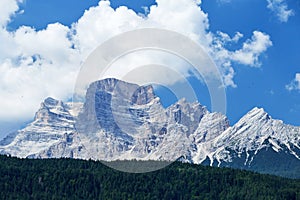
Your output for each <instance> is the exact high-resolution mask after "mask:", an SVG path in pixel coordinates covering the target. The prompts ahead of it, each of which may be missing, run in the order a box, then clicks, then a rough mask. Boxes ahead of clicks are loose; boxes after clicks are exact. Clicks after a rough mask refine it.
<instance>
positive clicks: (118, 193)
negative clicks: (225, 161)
mask: <svg viewBox="0 0 300 200" xmlns="http://www.w3.org/2000/svg"><path fill="white" fill-rule="evenodd" d="M121 162H122V161H121ZM135 162H137V161H135ZM138 164H139V163H138ZM0 198H1V199H300V180H293V179H286V178H280V177H275V176H270V175H261V174H258V173H254V172H249V171H241V170H234V169H229V168H214V167H208V166H201V165H192V164H184V163H179V162H176V163H173V164H171V165H169V166H168V167H166V168H164V169H161V170H159V171H155V172H150V173H144V174H132V173H124V172H119V171H116V170H114V169H111V168H108V167H107V166H105V165H103V164H102V163H101V162H96V161H83V160H74V159H45V160H34V159H18V158H12V157H6V156H0Z"/></svg>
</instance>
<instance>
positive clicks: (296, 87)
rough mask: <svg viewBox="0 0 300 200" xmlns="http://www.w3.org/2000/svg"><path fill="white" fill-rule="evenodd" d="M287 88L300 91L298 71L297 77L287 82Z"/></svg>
mask: <svg viewBox="0 0 300 200" xmlns="http://www.w3.org/2000/svg"><path fill="white" fill-rule="evenodd" d="M285 88H286V89H287V90H289V91H292V90H298V91H300V73H296V75H295V78H294V79H293V80H292V81H291V82H290V83H289V84H287V85H286V86H285Z"/></svg>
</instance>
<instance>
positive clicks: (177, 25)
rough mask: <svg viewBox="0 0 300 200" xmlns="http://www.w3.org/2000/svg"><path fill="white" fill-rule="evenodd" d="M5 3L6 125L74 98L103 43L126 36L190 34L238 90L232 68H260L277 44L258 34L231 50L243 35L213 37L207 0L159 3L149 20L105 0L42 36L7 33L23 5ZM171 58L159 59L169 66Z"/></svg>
mask: <svg viewBox="0 0 300 200" xmlns="http://www.w3.org/2000/svg"><path fill="white" fill-rule="evenodd" d="M3 2H4V0H1V3H0V9H1V8H2V7H1V5H2V3H3ZM5 2H7V3H9V4H10V6H9V7H7V8H5V9H4V11H3V12H0V23H2V27H1V28H0V43H1V46H0V97H1V104H0V110H1V111H0V121H1V119H6V120H7V119H16V118H18V119H20V118H23V119H29V118H30V117H32V116H33V114H34V112H35V111H36V109H37V107H38V106H39V103H40V102H41V101H42V100H43V99H44V98H45V97H47V96H54V97H55V98H59V99H64V100H66V99H67V98H70V97H71V94H72V92H73V87H74V81H75V79H76V75H77V72H78V70H79V69H80V65H81V63H82V62H83V61H84V60H85V59H86V57H87V56H88V55H89V54H90V53H91V52H92V51H93V50H94V49H95V48H96V47H97V46H98V45H99V44H101V43H102V42H104V41H105V40H107V39H109V38H111V37H112V36H114V35H117V34H119V33H122V32H125V31H129V30H134V29H136V28H144V27H156V28H164V29H169V30H174V31H177V32H179V33H182V34H184V35H187V36H188V37H190V38H191V39H193V40H194V41H195V42H197V43H199V44H200V45H202V47H203V48H204V49H206V50H207V51H208V52H209V54H210V55H211V56H212V58H213V59H214V61H215V62H216V64H217V66H218V67H219V68H220V70H221V72H222V74H223V79H224V84H225V85H226V86H232V87H236V84H235V83H234V80H233V79H234V75H235V72H234V68H233V67H232V64H233V63H242V64H245V65H249V66H259V56H260V55H261V54H262V53H263V52H265V51H266V49H267V48H268V47H269V46H271V44H272V43H271V41H270V38H269V36H268V35H267V34H265V33H262V32H259V31H254V32H253V36H252V38H250V39H247V38H246V39H245V42H244V44H243V46H242V48H241V49H236V50H232V51H229V50H228V49H226V45H228V44H230V43H238V42H239V41H240V40H241V39H242V37H243V35H242V34H241V33H239V32H237V33H236V34H235V35H234V36H233V37H230V36H229V35H228V34H226V33H223V32H217V33H216V34H214V33H212V32H210V30H209V20H208V14H207V13H204V12H203V11H202V9H201V6H199V5H200V4H201V1H195V0H176V1H168V0H157V5H153V6H151V7H150V9H149V14H148V15H147V16H141V15H138V14H136V13H135V12H134V11H132V10H130V9H128V8H127V7H124V6H123V7H119V8H117V9H116V10H114V9H112V8H111V7H110V3H109V1H100V2H99V5H98V6H94V7H91V8H90V9H88V10H87V11H85V13H84V14H83V16H82V17H80V19H79V20H78V21H77V22H76V23H74V24H73V25H72V28H68V27H66V26H64V25H61V24H59V23H55V24H49V25H48V26H47V28H46V29H44V30H40V31H37V30H35V29H33V28H31V27H27V26H23V27H20V28H19V29H17V30H16V31H14V32H9V31H7V30H6V27H5V25H6V24H7V23H8V21H9V19H10V16H12V15H14V13H15V12H17V11H18V6H17V5H18V4H17V0H5ZM0 11H1V10H0ZM135 58H137V57H135ZM135 58H134V57H133V58H132V59H135ZM140 58H141V57H139V59H140ZM166 58H167V57H163V56H162V57H160V58H159V59H158V58H156V60H163V61H168V59H166ZM149 59H150V60H148V63H151V62H152V61H151V58H149ZM128 63H132V61H128ZM165 64H170V65H171V64H174V63H171V62H170V63H167V62H166V63H165ZM149 76H151V74H149ZM153 76H155V75H153Z"/></svg>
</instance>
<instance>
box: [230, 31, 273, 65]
mask: <svg viewBox="0 0 300 200" xmlns="http://www.w3.org/2000/svg"><path fill="white" fill-rule="evenodd" d="M270 46H272V41H271V40H270V36H269V35H267V34H265V33H262V32H260V31H254V32H253V35H252V37H251V39H248V40H247V41H246V42H244V43H243V47H242V48H241V49H239V50H236V51H234V52H232V53H231V58H232V60H233V61H236V62H239V63H241V64H244V65H250V66H260V62H259V56H260V55H261V54H262V53H263V52H265V51H266V50H267V49H268V48H269V47H270Z"/></svg>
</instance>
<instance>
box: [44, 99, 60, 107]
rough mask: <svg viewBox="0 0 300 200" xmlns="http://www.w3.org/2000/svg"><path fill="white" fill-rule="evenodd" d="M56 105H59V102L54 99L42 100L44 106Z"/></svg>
mask: <svg viewBox="0 0 300 200" xmlns="http://www.w3.org/2000/svg"><path fill="white" fill-rule="evenodd" d="M58 103H59V101H58V100H56V99H54V98H52V97H47V98H46V99H45V100H44V104H45V105H50V106H56V105H57V104H58Z"/></svg>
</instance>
